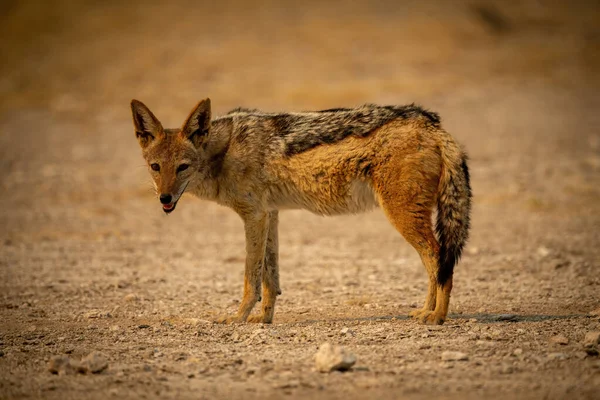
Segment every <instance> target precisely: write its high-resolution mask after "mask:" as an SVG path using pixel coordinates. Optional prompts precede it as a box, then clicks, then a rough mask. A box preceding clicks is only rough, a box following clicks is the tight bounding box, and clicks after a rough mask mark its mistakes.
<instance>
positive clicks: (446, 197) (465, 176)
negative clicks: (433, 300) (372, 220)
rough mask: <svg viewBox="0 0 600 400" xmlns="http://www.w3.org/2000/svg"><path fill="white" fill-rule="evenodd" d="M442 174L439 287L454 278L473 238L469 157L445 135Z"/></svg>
mask: <svg viewBox="0 0 600 400" xmlns="http://www.w3.org/2000/svg"><path fill="white" fill-rule="evenodd" d="M440 150H441V154H442V163H443V166H442V175H441V178H440V186H439V188H438V204H437V222H436V227H435V229H436V232H437V235H438V240H439V242H440V258H439V269H438V276H437V280H438V284H439V285H442V286H443V285H445V284H446V282H447V281H448V280H449V279H450V278H452V274H453V272H454V265H455V264H456V263H457V262H458V260H459V258H460V256H461V254H462V250H463V247H464V245H465V243H466V241H467V239H468V237H469V226H470V213H471V184H470V178H469V168H468V167H467V155H466V154H465V153H464V152H463V151H462V150H461V149H460V147H459V146H458V145H457V144H456V142H455V141H454V140H453V139H452V137H450V135H448V134H446V133H444V134H443V137H442V141H441V143H440Z"/></svg>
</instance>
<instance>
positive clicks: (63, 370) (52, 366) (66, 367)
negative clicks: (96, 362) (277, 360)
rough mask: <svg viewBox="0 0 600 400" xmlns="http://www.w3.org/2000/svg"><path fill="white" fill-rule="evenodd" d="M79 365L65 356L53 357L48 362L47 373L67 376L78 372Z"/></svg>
mask: <svg viewBox="0 0 600 400" xmlns="http://www.w3.org/2000/svg"><path fill="white" fill-rule="evenodd" d="M78 370H79V364H78V363H77V362H75V361H73V360H71V358H69V357H67V356H53V357H52V358H50V361H49V362H48V371H50V372H51V373H53V374H58V375H69V374H74V373H76V372H78Z"/></svg>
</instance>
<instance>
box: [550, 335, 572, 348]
mask: <svg viewBox="0 0 600 400" xmlns="http://www.w3.org/2000/svg"><path fill="white" fill-rule="evenodd" d="M550 342H551V343H555V344H560V345H563V346H564V345H567V344H569V339H568V338H567V337H566V336H565V335H556V336H552V337H551V338H550Z"/></svg>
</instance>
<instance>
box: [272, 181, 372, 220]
mask: <svg viewBox="0 0 600 400" xmlns="http://www.w3.org/2000/svg"><path fill="white" fill-rule="evenodd" d="M269 200H270V201H269V205H270V206H271V207H273V208H274V209H279V210H283V209H304V210H308V211H310V212H313V213H315V214H318V215H339V214H356V213H361V212H365V211H368V210H371V209H373V208H375V207H377V206H378V205H379V203H378V201H377V197H376V195H375V192H374V191H373V189H372V187H371V185H370V184H369V183H368V182H366V181H363V180H358V179H356V180H354V181H352V182H350V183H348V184H345V185H326V184H319V183H317V182H315V183H312V184H307V185H297V184H291V183H287V184H281V185H277V187H274V188H273V189H272V190H271V196H270V199H269Z"/></svg>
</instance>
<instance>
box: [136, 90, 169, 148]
mask: <svg viewBox="0 0 600 400" xmlns="http://www.w3.org/2000/svg"><path fill="white" fill-rule="evenodd" d="M131 112H132V113H133V125H134V127H135V136H136V137H137V138H138V141H139V142H140V146H142V148H144V147H146V146H148V145H149V144H150V143H151V142H152V141H153V140H154V139H156V137H157V136H158V135H160V134H162V133H163V127H162V125H161V123H160V121H159V120H158V118H156V117H155V116H154V114H152V111H150V109H149V108H148V107H146V105H145V104H144V103H142V102H141V101H139V100H131Z"/></svg>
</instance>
